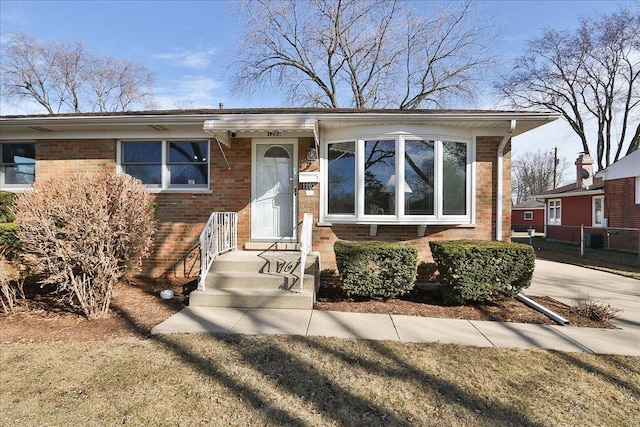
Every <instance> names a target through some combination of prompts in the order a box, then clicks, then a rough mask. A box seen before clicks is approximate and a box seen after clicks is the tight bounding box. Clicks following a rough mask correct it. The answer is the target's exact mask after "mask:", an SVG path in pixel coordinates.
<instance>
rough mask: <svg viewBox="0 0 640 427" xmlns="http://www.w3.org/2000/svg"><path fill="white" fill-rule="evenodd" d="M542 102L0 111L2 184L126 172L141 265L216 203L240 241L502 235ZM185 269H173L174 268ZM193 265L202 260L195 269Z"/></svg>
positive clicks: (413, 240)
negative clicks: (144, 197)
mask: <svg viewBox="0 0 640 427" xmlns="http://www.w3.org/2000/svg"><path fill="white" fill-rule="evenodd" d="M557 118H558V115H557V114H554V113H544V112H510V111H469V110H456V111H451V110H421V111H406V110H344V109H335V110H327V109H244V110H235V109H221V110H186V111H149V112H129V113H110V114H98V113H96V114H69V115H51V116H4V117H1V118H0V149H1V150H0V152H2V153H3V154H2V156H3V157H2V158H0V189H2V190H4V191H24V189H27V188H30V187H31V185H32V183H33V182H34V180H36V181H37V180H40V179H42V178H45V177H47V176H51V175H59V174H69V173H72V172H77V171H87V170H108V171H118V172H119V173H125V172H126V173H130V174H132V175H134V176H136V177H138V178H139V179H141V180H142V181H143V182H145V184H147V186H148V188H149V191H151V192H153V193H154V194H155V195H156V202H157V205H158V209H157V218H158V221H159V229H158V231H157V234H156V236H155V238H156V243H155V248H154V251H153V255H152V257H151V258H150V259H149V260H147V261H146V262H145V264H144V269H145V271H144V272H145V274H147V275H149V276H152V277H158V276H160V275H162V274H164V273H166V272H168V271H173V272H174V273H175V271H176V269H177V267H178V266H182V267H184V265H186V264H185V263H186V261H185V260H186V259H188V258H189V257H190V255H189V254H190V253H191V254H193V253H194V252H193V250H194V249H197V246H198V237H199V235H200V233H201V231H202V229H203V227H204V225H205V223H206V222H207V219H208V218H209V216H210V214H211V213H212V212H235V213H237V214H238V232H237V239H238V249H259V250H266V249H269V248H276V247H277V248H278V249H291V248H295V247H296V246H295V244H296V243H298V235H299V230H298V224H299V223H300V222H301V220H302V217H303V215H304V213H307V212H309V213H312V214H313V218H314V222H313V229H312V230H313V241H312V246H313V250H314V251H316V252H318V253H319V254H320V257H321V263H322V268H324V269H329V270H331V269H334V268H335V257H334V254H333V244H334V243H335V241H336V240H338V239H346V240H372V239H379V240H388V241H406V242H407V243H409V244H412V245H415V246H416V247H417V248H418V250H419V254H420V259H421V260H422V261H429V260H431V254H430V251H429V246H428V242H429V240H432V239H461V238H466V239H482V240H503V239H504V240H509V239H510V237H509V236H510V230H511V178H510V177H511V173H510V172H511V137H512V136H516V135H519V134H521V133H524V132H527V131H529V130H531V129H534V128H536V127H538V126H542V125H543V124H545V123H548V122H550V121H553V120H556V119H557ZM182 267H181V268H182ZM194 268H196V269H197V266H196V267H194Z"/></svg>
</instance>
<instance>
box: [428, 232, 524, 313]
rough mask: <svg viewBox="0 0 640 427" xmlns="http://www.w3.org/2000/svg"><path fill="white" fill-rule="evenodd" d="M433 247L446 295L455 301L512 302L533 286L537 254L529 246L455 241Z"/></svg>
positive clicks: (437, 242)
mask: <svg viewBox="0 0 640 427" xmlns="http://www.w3.org/2000/svg"><path fill="white" fill-rule="evenodd" d="M429 246H430V247H431V253H432V254H433V260H434V261H435V262H436V263H437V264H438V272H439V274H440V276H439V277H440V281H441V283H443V284H444V285H446V288H445V292H446V296H447V297H448V298H449V299H450V300H451V301H453V302H456V303H459V304H464V303H466V302H487V301H492V300H500V299H511V298H514V297H515V296H516V295H517V294H518V293H519V292H520V291H521V290H522V289H524V288H527V287H529V285H531V277H532V275H533V268H534V262H535V253H534V252H533V249H532V248H531V247H530V246H528V245H523V244H520V243H507V242H487V241H475V240H451V241H436V242H429Z"/></svg>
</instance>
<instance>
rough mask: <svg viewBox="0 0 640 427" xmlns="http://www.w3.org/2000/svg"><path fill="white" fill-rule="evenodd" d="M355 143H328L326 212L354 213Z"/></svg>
mask: <svg viewBox="0 0 640 427" xmlns="http://www.w3.org/2000/svg"><path fill="white" fill-rule="evenodd" d="M355 153H356V143H355V142H354V141H350V142H340V143H336V144H329V168H328V169H329V170H328V196H329V197H328V198H329V200H328V202H329V203H328V205H329V206H328V212H329V213H330V214H351V215H353V214H355V203H354V199H355V175H356V155H355Z"/></svg>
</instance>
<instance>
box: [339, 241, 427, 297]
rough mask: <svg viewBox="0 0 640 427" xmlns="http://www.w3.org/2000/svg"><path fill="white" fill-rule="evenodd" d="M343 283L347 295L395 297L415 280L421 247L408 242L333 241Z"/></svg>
mask: <svg viewBox="0 0 640 427" xmlns="http://www.w3.org/2000/svg"><path fill="white" fill-rule="evenodd" d="M334 251H335V254H336V264H337V266H338V272H339V274H340V287H341V289H342V290H343V291H344V292H345V293H346V294H347V295H348V296H351V295H359V296H366V297H372V298H395V297H397V296H400V295H404V294H406V293H407V292H409V291H410V290H411V289H413V287H414V285H415V283H416V272H417V263H418V250H417V249H416V248H415V247H414V246H411V245H408V244H406V243H389V242H378V241H369V242H347V241H337V242H336V243H335V245H334Z"/></svg>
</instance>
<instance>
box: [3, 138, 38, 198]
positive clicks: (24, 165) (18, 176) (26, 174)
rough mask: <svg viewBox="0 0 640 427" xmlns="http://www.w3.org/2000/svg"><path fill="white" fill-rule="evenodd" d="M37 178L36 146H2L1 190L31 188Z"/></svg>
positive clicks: (13, 144) (14, 144)
mask: <svg viewBox="0 0 640 427" xmlns="http://www.w3.org/2000/svg"><path fill="white" fill-rule="evenodd" d="M35 178H36V144H35V143H12V142H3V143H2V144H0V188H2V189H5V190H12V189H23V188H30V187H32V186H33V182H34V181H35Z"/></svg>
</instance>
